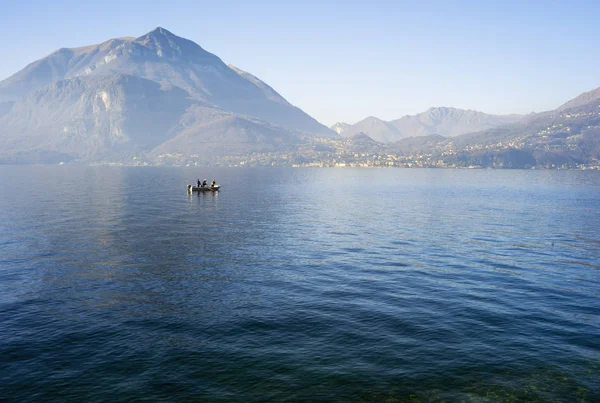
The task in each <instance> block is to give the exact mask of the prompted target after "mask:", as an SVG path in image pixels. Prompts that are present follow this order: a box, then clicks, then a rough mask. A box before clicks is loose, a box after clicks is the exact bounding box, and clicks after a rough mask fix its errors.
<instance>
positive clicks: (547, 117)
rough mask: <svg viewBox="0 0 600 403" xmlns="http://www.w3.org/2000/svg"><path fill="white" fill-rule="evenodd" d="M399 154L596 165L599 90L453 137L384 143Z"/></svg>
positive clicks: (522, 164)
mask: <svg viewBox="0 0 600 403" xmlns="http://www.w3.org/2000/svg"><path fill="white" fill-rule="evenodd" d="M390 147H391V149H393V150H394V151H395V152H398V153H400V154H403V155H406V154H427V155H431V159H433V160H435V159H441V160H444V161H445V163H446V164H455V165H457V166H471V165H472V166H482V167H493V168H530V167H548V168H553V167H560V166H570V167H572V166H577V165H591V166H595V167H600V88H598V89H596V90H594V91H590V92H587V93H584V94H582V95H580V96H578V97H577V98H575V99H573V100H571V101H569V102H567V103H565V104H564V105H563V106H561V107H559V108H557V109H556V110H554V111H548V112H543V113H538V114H531V115H527V116H526V117H524V118H523V119H521V120H519V121H518V122H516V123H513V124H509V125H504V126H499V127H496V128H493V129H488V130H483V131H479V132H474V133H467V134H463V135H460V136H457V137H452V138H445V137H441V136H423V137H411V138H407V139H403V140H400V141H398V142H395V143H393V144H391V145H390Z"/></svg>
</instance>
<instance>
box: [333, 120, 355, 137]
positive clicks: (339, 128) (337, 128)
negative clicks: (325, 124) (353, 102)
mask: <svg viewBox="0 0 600 403" xmlns="http://www.w3.org/2000/svg"><path fill="white" fill-rule="evenodd" d="M349 127H352V125H349V124H348V123H344V122H337V123H336V124H334V125H333V126H331V127H330V129H331V130H333V131H334V132H336V133H337V134H342V133H343V132H344V131H345V130H347V129H348V128H349Z"/></svg>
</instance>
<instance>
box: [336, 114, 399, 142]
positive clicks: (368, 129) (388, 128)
mask: <svg viewBox="0 0 600 403" xmlns="http://www.w3.org/2000/svg"><path fill="white" fill-rule="evenodd" d="M359 133H363V134H366V135H367V136H369V137H371V138H372V139H373V140H376V141H379V142H380V143H389V142H393V141H396V140H397V139H398V138H399V137H400V133H399V132H398V130H397V129H396V127H394V125H392V124H390V123H389V122H386V121H383V120H381V119H379V118H376V117H374V116H369V117H367V118H365V119H363V120H361V121H360V122H358V123H355V124H353V125H349V127H346V128H345V129H344V130H343V131H342V132H341V133H340V135H341V136H342V137H345V138H351V137H353V136H354V135H356V134H359Z"/></svg>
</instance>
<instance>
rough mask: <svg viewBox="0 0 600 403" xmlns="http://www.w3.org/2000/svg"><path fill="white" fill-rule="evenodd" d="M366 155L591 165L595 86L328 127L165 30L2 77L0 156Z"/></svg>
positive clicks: (1, 159)
mask: <svg viewBox="0 0 600 403" xmlns="http://www.w3.org/2000/svg"><path fill="white" fill-rule="evenodd" d="M340 140H343V141H340ZM336 142H337V143H336ZM334 150H338V151H339V153H341V154H338V151H334ZM373 153H375V154H378V155H379V156H381V155H380V154H379V153H383V154H384V155H385V158H386V161H388V162H389V161H391V162H392V163H395V162H397V161H400V160H402V158H404V160H406V161H409V160H410V161H413V160H414V161H416V162H418V164H421V165H417V166H469V165H473V166H491V167H498V168H500V167H503V168H506V167H513V168H514V167H531V166H549V167H555V166H575V165H577V164H587V165H589V166H596V165H598V166H600V162H598V161H599V160H600V88H598V89H595V90H592V91H589V92H586V93H584V94H581V95H580V96H578V97H576V98H574V99H573V100H571V101H569V102H567V103H565V104H564V105H562V106H560V107H559V108H557V109H556V110H554V111H549V112H543V113H539V114H530V115H526V116H520V115H504V116H499V115H489V114H485V113H482V112H477V111H473V110H462V109H455V108H448V107H437V108H430V109H428V110H427V111H425V112H423V113H420V114H417V115H413V116H404V117H402V118H400V119H396V120H392V121H383V120H381V119H378V118H376V117H368V118H366V119H364V120H362V121H360V122H358V123H356V124H354V125H350V124H347V123H337V124H336V125H334V126H333V127H332V128H331V129H330V128H327V127H325V126H323V125H322V124H320V123H319V122H317V121H316V120H315V119H313V118H312V117H310V116H309V115H307V114H306V113H304V112H303V111H302V110H300V109H299V108H297V107H295V106H294V105H292V104H290V103H289V102H288V101H286V100H285V99H284V98H283V97H282V96H281V95H279V94H278V93H277V91H275V90H274V89H273V88H271V87H270V86H269V85H267V84H266V83H264V82H263V81H261V80H260V79H258V78H257V77H255V76H253V75H252V74H250V73H247V72H245V71H242V70H240V69H238V68H236V67H234V66H231V65H226V64H225V63H223V61H221V59H220V58H219V57H217V56H216V55H214V54H212V53H209V52H207V51H206V50H204V49H202V47H200V46H199V45H197V44H196V43H194V42H192V41H189V40H187V39H184V38H180V37H178V36H176V35H174V34H172V33H170V32H169V31H167V30H165V29H164V28H156V29H155V30H153V31H151V32H149V33H147V34H146V35H143V36H141V37H139V38H117V39H111V40H108V41H106V42H104V43H101V44H98V45H91V46H86V47H80V48H74V49H59V50H58V51H56V52H54V53H52V54H50V55H49V56H47V57H45V58H43V59H40V60H38V61H35V62H33V63H31V64H29V65H28V66H26V67H25V68H24V69H23V70H21V71H19V72H18V73H16V74H14V75H13V76H11V77H9V78H7V79H6V80H4V81H1V82H0V163H55V162H60V161H65V162H68V161H74V162H82V163H88V162H128V161H129V162H130V161H133V160H134V159H135V160H137V161H139V160H140V159H143V160H144V161H150V162H151V163H161V161H167V160H169V159H171V161H176V162H177V163H188V162H189V161H193V162H196V163H211V162H213V161H219V159H220V158H229V157H231V156H237V157H238V160H240V158H242V159H243V158H245V157H246V156H250V155H258V154H260V155H270V157H269V158H271V157H272V158H274V159H271V160H278V161H285V162H291V161H295V162H294V163H296V164H300V163H303V161H304V162H306V161H310V162H311V163H315V164H317V165H318V160H316V159H315V158H321V157H323V158H330V159H333V160H335V161H336V164H337V163H339V161H340V160H341V158H344V159H349V158H366V159H368V158H372V155H374V154H373ZM389 153H397V155H398V156H402V158H396V157H394V156H390V155H389ZM275 154H277V156H274V155H275ZM413 154H414V155H413ZM369 155H370V156H371V157H369ZM411 155H413V156H412V157H411ZM279 156H281V158H279ZM357 156H358V157H357ZM138 158H140V159H138ZM383 158H384V157H383V156H381V159H380V158H379V157H378V158H377V159H378V163H380V162H381V161H382V160H383ZM387 158H391V160H387ZM394 158H396V159H394ZM254 161H255V162H256V163H259V162H257V160H256V159H255V160H254ZM265 161H267V160H265ZM394 161H395V162H394ZM440 161H441V163H440ZM438 163H439V165H436V164H438ZM407 164H408V163H407ZM388 166H389V164H388ZM407 166H408V165H407ZM410 166H412V165H410Z"/></svg>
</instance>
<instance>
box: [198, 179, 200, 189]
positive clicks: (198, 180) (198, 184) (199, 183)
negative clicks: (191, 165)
mask: <svg viewBox="0 0 600 403" xmlns="http://www.w3.org/2000/svg"><path fill="white" fill-rule="evenodd" d="M198 187H200V178H198Z"/></svg>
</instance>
